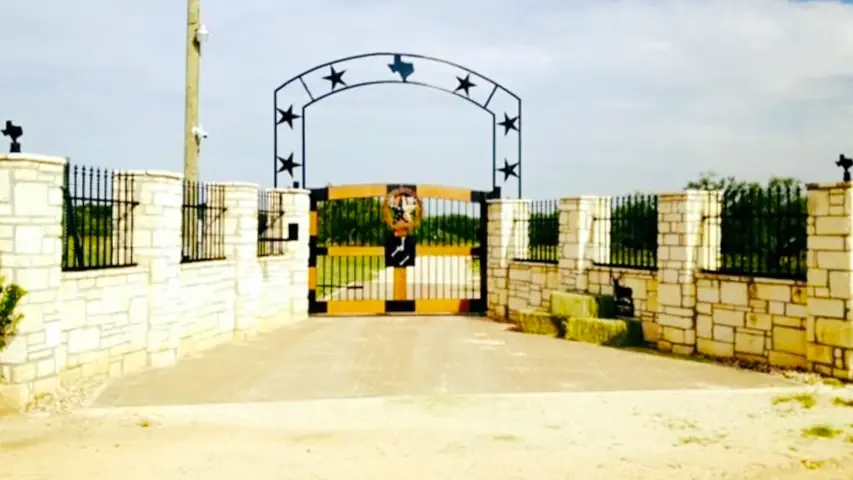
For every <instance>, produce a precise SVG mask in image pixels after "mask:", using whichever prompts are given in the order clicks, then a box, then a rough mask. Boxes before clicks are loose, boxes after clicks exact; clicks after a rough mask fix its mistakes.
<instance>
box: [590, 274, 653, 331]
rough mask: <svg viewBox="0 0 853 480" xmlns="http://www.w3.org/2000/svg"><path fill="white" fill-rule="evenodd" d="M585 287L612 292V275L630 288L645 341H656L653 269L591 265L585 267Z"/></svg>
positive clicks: (599, 292)
mask: <svg viewBox="0 0 853 480" xmlns="http://www.w3.org/2000/svg"><path fill="white" fill-rule="evenodd" d="M586 278H587V280H586V281H587V285H588V287H587V291H588V292H589V293H593V294H605V295H613V279H614V278H616V279H618V280H619V284H620V285H622V286H625V287H628V288H630V289H631V293H632V294H633V298H634V314H635V315H636V317H637V318H638V319H640V320H641V321H642V322H643V336H644V337H645V339H646V341H647V342H657V339H658V336H659V334H660V332H659V327H658V324H657V312H658V303H657V302H658V279H657V272H656V271H654V270H640V269H631V268H616V267H604V266H601V265H593V266H592V267H591V268H590V269H589V270H588V271H587V275H586Z"/></svg>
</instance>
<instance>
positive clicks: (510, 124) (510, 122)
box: [498, 113, 518, 135]
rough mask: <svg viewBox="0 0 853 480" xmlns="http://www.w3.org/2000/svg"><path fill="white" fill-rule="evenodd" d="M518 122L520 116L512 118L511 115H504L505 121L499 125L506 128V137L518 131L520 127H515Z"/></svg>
mask: <svg viewBox="0 0 853 480" xmlns="http://www.w3.org/2000/svg"><path fill="white" fill-rule="evenodd" d="M517 121H518V116H517V115H516V116H515V117H512V118H510V116H509V115H507V114H506V113H504V119H503V121H502V122H498V125H500V126H502V127H504V135H506V134H508V133H509V131H510V130H515V131H516V132H517V131H518V127H517V126H516V125H515V122H517Z"/></svg>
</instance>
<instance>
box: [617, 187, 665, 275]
mask: <svg viewBox="0 0 853 480" xmlns="http://www.w3.org/2000/svg"><path fill="white" fill-rule="evenodd" d="M657 237H658V202H657V195H654V194H652V195H649V194H642V193H633V194H630V195H626V196H622V197H616V198H614V199H613V201H612V203H611V205H610V263H611V264H614V265H627V266H632V267H654V266H655V265H656V262H655V257H656V255H657V245H658V239H657Z"/></svg>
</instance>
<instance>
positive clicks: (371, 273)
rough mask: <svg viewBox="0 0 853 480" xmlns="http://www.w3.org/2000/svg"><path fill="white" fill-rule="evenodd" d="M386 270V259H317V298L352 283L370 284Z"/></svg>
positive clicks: (320, 257)
mask: <svg viewBox="0 0 853 480" xmlns="http://www.w3.org/2000/svg"><path fill="white" fill-rule="evenodd" d="M384 268H385V258H384V257H323V256H319V257H317V297H318V298H322V297H324V296H326V295H329V294H331V293H333V292H335V291H336V290H338V289H340V288H342V287H345V286H346V285H349V284H351V283H361V284H363V283H368V282H370V281H372V280H373V279H374V278H376V275H377V273H378V272H379V271H380V270H382V269H384Z"/></svg>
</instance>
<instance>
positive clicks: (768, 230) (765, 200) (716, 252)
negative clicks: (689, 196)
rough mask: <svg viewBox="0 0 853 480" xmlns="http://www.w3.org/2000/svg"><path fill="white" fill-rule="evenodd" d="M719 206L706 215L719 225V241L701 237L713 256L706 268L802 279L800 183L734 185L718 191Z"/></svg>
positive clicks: (803, 221)
mask: <svg viewBox="0 0 853 480" xmlns="http://www.w3.org/2000/svg"><path fill="white" fill-rule="evenodd" d="M719 202H720V208H719V209H718V211H717V212H714V214H713V215H711V216H709V217H706V218H705V221H706V222H707V223H708V224H709V225H714V228H716V226H718V227H719V244H718V245H717V246H716V248H714V247H715V246H712V245H710V244H709V243H708V242H710V241H711V240H712V238H711V237H710V236H708V238H706V239H705V242H706V243H705V247H706V249H708V250H711V255H713V256H714V257H715V258H714V259H713V260H714V261H713V262H708V263H710V264H711V266H710V268H705V270H706V271H713V272H717V273H724V274H732V275H749V276H757V277H766V278H781V279H795V280H804V279H805V278H806V251H807V249H806V239H807V229H806V224H807V218H808V208H807V201H806V195H805V194H804V191H803V188H802V186H801V185H799V184H797V185H789V184H782V185H768V186H765V187H760V186H756V185H745V186H741V185H737V186H732V187H729V188H727V189H725V190H723V191H722V192H721V195H720V198H719Z"/></svg>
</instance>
